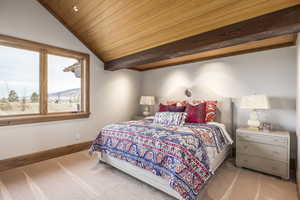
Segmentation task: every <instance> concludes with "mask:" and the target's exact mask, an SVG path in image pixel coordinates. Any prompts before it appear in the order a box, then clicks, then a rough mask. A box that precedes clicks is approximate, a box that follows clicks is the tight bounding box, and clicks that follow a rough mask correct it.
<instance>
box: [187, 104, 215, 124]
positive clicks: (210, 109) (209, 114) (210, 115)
mask: <svg viewBox="0 0 300 200" xmlns="http://www.w3.org/2000/svg"><path fill="white" fill-rule="evenodd" d="M203 102H206V117H205V122H214V121H215V119H216V116H217V103H218V101H211V100H209V101H204V100H193V101H192V103H193V104H194V105H198V104H200V103H203Z"/></svg>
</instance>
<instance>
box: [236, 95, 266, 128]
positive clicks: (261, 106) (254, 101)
mask: <svg viewBox="0 0 300 200" xmlns="http://www.w3.org/2000/svg"><path fill="white" fill-rule="evenodd" d="M240 107H241V108H242V109H251V110H252V111H251V112H250V117H249V120H248V128H249V129H252V130H259V126H260V123H261V122H260V121H259V119H258V115H257V111H258V110H266V109H270V103H269V99H268V97H267V96H266V95H250V96H244V97H242V101H241V106H240Z"/></svg>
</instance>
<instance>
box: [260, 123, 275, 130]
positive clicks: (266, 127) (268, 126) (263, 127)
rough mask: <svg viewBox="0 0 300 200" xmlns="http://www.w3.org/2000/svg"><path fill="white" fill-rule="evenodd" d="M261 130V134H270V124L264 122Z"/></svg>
mask: <svg viewBox="0 0 300 200" xmlns="http://www.w3.org/2000/svg"><path fill="white" fill-rule="evenodd" d="M261 130H262V131H263V132H270V131H271V130H272V124H270V123H266V122H264V123H263V124H262V127H261Z"/></svg>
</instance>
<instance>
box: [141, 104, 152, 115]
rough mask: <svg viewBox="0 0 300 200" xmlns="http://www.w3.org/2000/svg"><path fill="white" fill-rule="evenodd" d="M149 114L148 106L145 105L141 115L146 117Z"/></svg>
mask: <svg viewBox="0 0 300 200" xmlns="http://www.w3.org/2000/svg"><path fill="white" fill-rule="evenodd" d="M150 114H151V113H150V111H149V106H148V105H146V106H145V108H144V112H143V115H144V117H147V116H149V115H150Z"/></svg>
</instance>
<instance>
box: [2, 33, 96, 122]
mask: <svg viewBox="0 0 300 200" xmlns="http://www.w3.org/2000/svg"><path fill="white" fill-rule="evenodd" d="M89 114H90V113H89V55H88V54H84V53H80V52H76V51H71V50H66V49H62V48H58V47H53V46H49V45H44V44H40V43H36V42H30V41H27V40H22V39H17V38H13V37H10V36H3V35H0V126H1V125H14V124H22V123H33V122H44V121H56V120H66V119H75V118H83V117H89Z"/></svg>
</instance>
